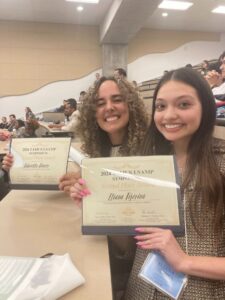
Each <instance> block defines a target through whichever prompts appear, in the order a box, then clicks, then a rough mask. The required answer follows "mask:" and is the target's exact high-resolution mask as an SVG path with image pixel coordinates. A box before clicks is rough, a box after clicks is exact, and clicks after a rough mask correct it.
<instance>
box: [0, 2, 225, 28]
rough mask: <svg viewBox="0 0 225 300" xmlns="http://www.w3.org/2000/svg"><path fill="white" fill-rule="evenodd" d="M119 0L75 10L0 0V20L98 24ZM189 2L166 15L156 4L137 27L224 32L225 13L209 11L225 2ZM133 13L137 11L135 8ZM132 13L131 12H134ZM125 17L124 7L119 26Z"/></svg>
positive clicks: (60, 4) (66, 6)
mask: <svg viewBox="0 0 225 300" xmlns="http://www.w3.org/2000/svg"><path fill="white" fill-rule="evenodd" d="M123 1H127V0H100V2H99V4H97V5H96V4H83V7H84V10H83V11H82V12H78V11H77V10H76V7H77V5H78V4H76V3H72V2H66V1H65V0H0V21H2V20H16V21H33V22H50V23H65V24H80V25H97V26H101V24H102V23H104V21H105V19H106V16H107V15H108V14H109V11H110V9H111V8H112V6H113V5H114V4H117V6H118V11H119V7H120V6H121V7H122V5H121V3H123ZM128 1H130V3H134V2H135V3H136V5H139V7H140V6H143V5H146V2H145V1H144V0H128ZM128 1H127V3H128ZM180 1H183V0H180ZM190 1H191V0H190ZM148 2H151V3H154V4H155V3H157V4H158V2H159V3H160V1H159V0H148ZM192 2H194V5H193V6H192V7H191V8H190V9H189V10H188V11H172V10H170V11H169V10H167V12H168V13H169V15H168V17H166V18H164V17H162V15H161V14H162V12H164V11H165V10H162V9H159V8H158V7H157V5H152V8H151V9H149V12H148V15H147V17H146V16H145V18H144V19H143V20H142V23H143V24H141V27H142V28H143V27H145V28H154V29H171V30H194V31H210V32H225V15H224V14H223V15H222V14H221V15H219V14H212V13H211V10H212V9H213V8H214V7H216V6H217V5H219V4H220V5H225V0H192ZM136 9H137V8H136ZM135 13H138V11H137V10H136V12H135ZM135 13H133V14H134V15H135ZM129 16H130V13H129ZM129 16H128V14H126V13H125V10H123V11H122V15H121V13H120V19H121V18H122V19H123V20H128V21H127V23H125V22H123V26H127V27H129V22H131V23H132V18H131V17H130V18H128V17H129ZM131 23H130V24H131ZM124 24H125V25H124ZM139 27H140V26H139Z"/></svg>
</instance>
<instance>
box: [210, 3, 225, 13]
mask: <svg viewBox="0 0 225 300" xmlns="http://www.w3.org/2000/svg"><path fill="white" fill-rule="evenodd" d="M212 12H213V13H216V14H225V6H224V5H220V6H217V7H216V8H214V9H213V10H212Z"/></svg>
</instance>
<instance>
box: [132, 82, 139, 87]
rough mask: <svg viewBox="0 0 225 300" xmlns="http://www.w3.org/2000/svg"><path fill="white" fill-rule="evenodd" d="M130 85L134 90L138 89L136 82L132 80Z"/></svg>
mask: <svg viewBox="0 0 225 300" xmlns="http://www.w3.org/2000/svg"><path fill="white" fill-rule="evenodd" d="M132 85H133V87H134V88H135V89H138V84H137V81H136V80H132Z"/></svg>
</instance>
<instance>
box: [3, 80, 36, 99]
mask: <svg viewBox="0 0 225 300" xmlns="http://www.w3.org/2000/svg"><path fill="white" fill-rule="evenodd" d="M28 85H29V87H30V90H31V91H34V90H36V89H37V86H38V87H39V86H40V82H39V81H38V80H32V79H31V80H18V79H16V80H15V79H11V80H7V79H6V80H4V79H0V87H1V91H0V97H1V96H4V95H9V96H13V95H14V93H13V94H11V93H10V91H11V90H12V86H13V89H14V90H16V91H17V94H18V95H20V94H26V93H25V92H24V91H25V90H27V86H28ZM28 93H29V92H28Z"/></svg>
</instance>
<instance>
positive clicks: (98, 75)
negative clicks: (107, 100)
mask: <svg viewBox="0 0 225 300" xmlns="http://www.w3.org/2000/svg"><path fill="white" fill-rule="evenodd" d="M100 78H101V75H100V73H95V81H94V86H95V85H96V84H97V83H98V82H99V79H100Z"/></svg>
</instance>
